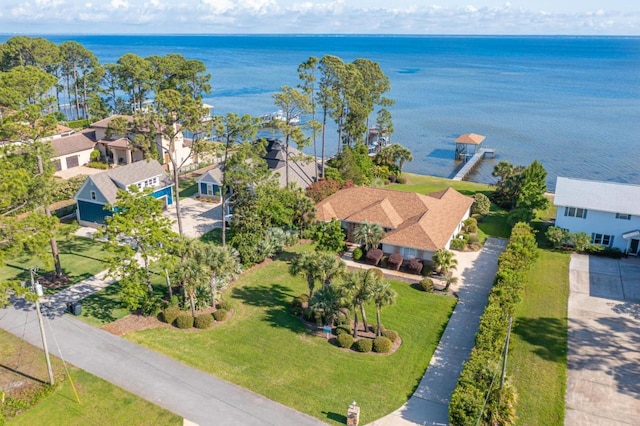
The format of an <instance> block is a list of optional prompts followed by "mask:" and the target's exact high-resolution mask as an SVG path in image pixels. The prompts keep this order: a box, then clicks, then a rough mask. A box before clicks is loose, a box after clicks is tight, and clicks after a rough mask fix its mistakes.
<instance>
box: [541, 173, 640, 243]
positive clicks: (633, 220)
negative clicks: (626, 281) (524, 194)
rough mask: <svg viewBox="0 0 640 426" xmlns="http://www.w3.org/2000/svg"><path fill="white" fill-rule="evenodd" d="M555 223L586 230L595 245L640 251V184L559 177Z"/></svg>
mask: <svg viewBox="0 0 640 426" xmlns="http://www.w3.org/2000/svg"><path fill="white" fill-rule="evenodd" d="M553 203H554V204H555V205H556V206H557V208H558V210H557V213H556V222H555V226H557V227H559V228H564V229H567V230H568V231H569V232H574V233H577V232H585V233H587V234H588V235H590V236H591V242H592V243H593V244H600V245H602V246H605V247H614V248H617V249H620V250H622V251H624V252H627V253H629V254H633V255H638V253H639V252H640V250H639V246H640V186H638V185H629V184H622V183H614V182H602V181H593V180H584V179H570V178H566V177H558V178H557V179H556V192H555V197H554V201H553Z"/></svg>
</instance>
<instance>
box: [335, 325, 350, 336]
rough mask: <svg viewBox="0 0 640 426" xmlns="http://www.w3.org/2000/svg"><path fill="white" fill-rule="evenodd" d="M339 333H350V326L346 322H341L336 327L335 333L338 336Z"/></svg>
mask: <svg viewBox="0 0 640 426" xmlns="http://www.w3.org/2000/svg"><path fill="white" fill-rule="evenodd" d="M341 334H351V326H349V325H348V324H342V325H339V326H337V327H336V335H337V336H340V335H341Z"/></svg>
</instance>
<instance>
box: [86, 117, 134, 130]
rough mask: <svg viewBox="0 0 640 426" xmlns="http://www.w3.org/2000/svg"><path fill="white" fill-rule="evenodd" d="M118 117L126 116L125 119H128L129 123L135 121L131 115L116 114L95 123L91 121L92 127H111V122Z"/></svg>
mask: <svg viewBox="0 0 640 426" xmlns="http://www.w3.org/2000/svg"><path fill="white" fill-rule="evenodd" d="M118 117H121V118H124V119H125V120H127V123H131V122H133V117H132V116H130V115H119V114H114V115H111V116H109V117H107V118H103V119H102V120H100V121H96V122H95V123H91V127H93V128H94V129H106V128H107V127H109V123H111V121H112V120H113V119H114V118H118Z"/></svg>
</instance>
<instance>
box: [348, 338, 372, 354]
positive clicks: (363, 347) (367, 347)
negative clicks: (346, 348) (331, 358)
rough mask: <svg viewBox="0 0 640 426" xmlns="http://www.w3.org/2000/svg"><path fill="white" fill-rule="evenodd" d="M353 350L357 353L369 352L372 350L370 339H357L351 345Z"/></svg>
mask: <svg viewBox="0 0 640 426" xmlns="http://www.w3.org/2000/svg"><path fill="white" fill-rule="evenodd" d="M353 349H354V350H356V351H358V352H371V349H373V340H371V339H366V338H362V339H358V340H356V341H355V342H354V343H353Z"/></svg>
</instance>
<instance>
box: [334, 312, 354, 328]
mask: <svg viewBox="0 0 640 426" xmlns="http://www.w3.org/2000/svg"><path fill="white" fill-rule="evenodd" d="M350 322H351V319H350V318H349V312H348V311H347V312H345V311H343V310H341V311H339V312H338V315H337V316H336V324H338V325H347V326H349V323H350Z"/></svg>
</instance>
